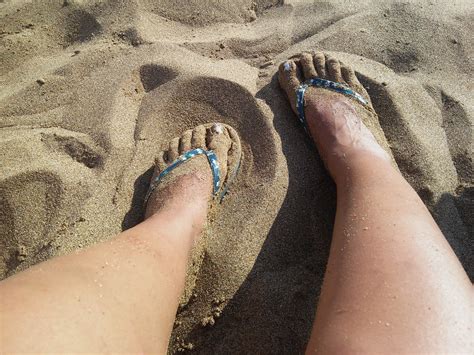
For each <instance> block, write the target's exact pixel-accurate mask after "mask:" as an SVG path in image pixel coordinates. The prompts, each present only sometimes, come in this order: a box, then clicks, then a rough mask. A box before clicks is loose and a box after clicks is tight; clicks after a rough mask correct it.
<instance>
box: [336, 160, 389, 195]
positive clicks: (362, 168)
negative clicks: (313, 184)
mask: <svg viewBox="0 0 474 355" xmlns="http://www.w3.org/2000/svg"><path fill="white" fill-rule="evenodd" d="M389 171H390V172H391V171H394V172H395V171H396V170H395V169H394V167H393V166H392V164H391V161H390V159H388V158H387V157H385V156H380V155H377V154H367V152H363V151H362V152H352V153H350V154H346V155H345V156H344V158H343V159H340V160H339V164H338V165H337V167H332V168H331V169H330V172H331V175H332V177H333V179H334V181H335V183H336V185H337V187H338V188H343V187H347V186H349V185H352V184H353V183H354V182H355V181H358V180H363V181H373V180H374V179H375V180H377V179H379V176H384V175H385V176H386V174H387V172H389Z"/></svg>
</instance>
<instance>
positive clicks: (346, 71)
mask: <svg viewBox="0 0 474 355" xmlns="http://www.w3.org/2000/svg"><path fill="white" fill-rule="evenodd" d="M341 73H342V77H343V79H344V81H345V82H346V83H347V84H348V85H349V86H350V87H351V88H352V89H353V90H354V91H355V92H357V93H359V94H361V95H362V96H364V97H365V99H366V100H368V101H369V102H370V97H369V94H368V93H367V91H366V90H365V88H364V87H363V86H362V84H361V83H360V81H359V79H357V76H356V75H355V72H354V69H352V68H351V67H350V66H348V65H345V64H343V63H341Z"/></svg>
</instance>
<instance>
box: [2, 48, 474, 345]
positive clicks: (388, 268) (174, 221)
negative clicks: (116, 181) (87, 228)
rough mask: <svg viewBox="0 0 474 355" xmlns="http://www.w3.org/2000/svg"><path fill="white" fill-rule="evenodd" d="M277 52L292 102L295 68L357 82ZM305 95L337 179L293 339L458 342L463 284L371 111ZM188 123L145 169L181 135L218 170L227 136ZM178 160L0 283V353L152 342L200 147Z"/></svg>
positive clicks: (191, 240)
mask: <svg viewBox="0 0 474 355" xmlns="http://www.w3.org/2000/svg"><path fill="white" fill-rule="evenodd" d="M308 56H309V57H308ZM323 59H324V62H323ZM289 63H290V64H291V70H290V71H285V70H284V69H283V67H282V68H280V71H279V78H280V83H281V86H282V88H283V89H284V90H285V91H286V92H287V94H288V96H289V99H290V103H292V105H293V102H294V89H295V87H296V86H297V85H299V83H300V79H302V78H303V77H304V76H306V77H309V76H316V75H319V76H321V77H323V78H329V79H330V80H336V81H342V80H344V82H345V83H346V84H348V85H350V86H352V87H353V88H355V89H356V91H358V92H359V93H363V94H364V95H367V93H366V92H365V90H363V88H362V86H361V85H360V84H359V82H358V81H357V78H356V77H355V75H354V74H353V71H351V70H350V68H348V67H345V66H341V65H340V63H339V62H338V61H336V60H335V59H332V58H327V57H326V56H324V54H322V53H318V54H316V55H315V56H314V57H313V56H311V55H309V54H303V55H302V56H301V57H300V58H298V59H297V60H296V61H290V62H289ZM306 102H307V106H306V117H307V120H308V125H309V129H310V132H311V135H312V137H314V138H315V143H316V145H317V147H318V150H319V153H320V155H321V157H322V158H323V160H324V161H325V163H326V166H327V168H328V170H329V172H330V173H331V175H332V176H333V178H334V180H335V182H336V185H337V215H336V221H335V227H334V236H333V242H332V246H331V253H330V258H329V263H328V267H327V273H326V278H325V281H324V285H323V290H322V294H321V298H320V303H319V306H318V311H317V314H316V319H315V323H314V327H313V331H312V334H311V339H310V341H309V344H308V348H307V352H308V353H314V352H321V353H337V354H339V353H354V352H364V353H380V352H384V353H387V352H390V353H395V352H423V353H428V352H461V351H465V350H466V349H469V348H468V346H469V344H468V339H469V338H468V336H469V331H470V330H469V327H470V318H469V315H470V313H469V312H470V310H471V309H472V297H471V296H472V295H471V284H470V282H469V280H468V278H467V276H466V274H465V272H464V270H463V269H462V267H461V265H460V263H459V261H458V260H457V258H456V257H455V255H454V253H453V251H452V250H451V248H450V247H449V245H448V243H447V242H446V240H445V238H444V236H443V235H442V234H441V232H440V230H439V228H438V227H437V226H436V223H435V222H434V220H433V219H432V217H431V215H430V214H429V212H428V211H427V209H426V207H425V206H424V205H423V203H422V202H421V200H420V199H419V198H418V196H417V195H416V193H415V192H414V191H413V189H412V188H411V187H410V186H409V185H408V183H407V182H406V181H405V180H404V179H403V177H402V176H401V175H400V174H399V173H398V171H397V170H396V169H394V168H393V166H392V164H391V159H390V156H389V154H387V153H386V152H385V151H384V150H383V149H382V148H381V146H380V145H379V144H378V143H377V141H376V139H375V138H374V136H373V135H372V133H371V132H370V130H369V129H368V128H367V127H366V125H365V124H364V121H366V122H369V121H370V119H373V116H370V117H369V116H368V115H369V114H368V113H367V112H366V111H365V110H363V109H362V110H360V107H359V106H358V104H356V103H354V102H353V101H352V100H351V99H348V98H346V97H343V96H341V95H334V94H331V93H328V92H326V91H324V90H321V89H314V88H311V89H309V90H308V92H307V96H306ZM364 115H367V116H364ZM198 130H201V131H200V132H196V130H195V131H193V132H191V134H190V133H189V131H188V132H185V133H184V134H183V136H182V137H181V139H177V140H173V141H172V142H171V143H170V147H169V149H168V151H167V152H166V154H164V155H160V156H159V157H158V161H157V173H158V172H159V171H161V169H163V167H164V166H166V164H168V163H169V162H170V161H172V160H173V158H174V157H175V156H177V155H179V154H180V153H181V152H182V151H184V150H186V148H188V147H192V148H195V147H205V148H209V147H211V146H212V149H214V150H215V151H216V153H217V155H218V159H219V161H220V162H221V167H222V168H224V169H225V167H226V165H227V164H226V159H227V155H228V154H230V153H229V152H231V143H230V137H229V135H228V134H224V135H218V136H217V137H216V136H215V134H213V133H212V132H210V131H209V130H208V131H207V132H206V134H205V135H204V134H202V128H198ZM205 136H206V137H207V139H206V137H205ZM382 145H383V142H382ZM186 165H187V166H186V168H185V169H183V170H180V169H181V168H180V169H177V170H175V172H173V173H172V174H170V175H169V176H168V177H167V179H168V180H167V181H166V183H164V184H163V185H160V186H159V187H158V188H157V189H156V190H155V192H154V193H153V194H152V195H151V197H150V201H149V203H148V207H147V212H146V217H147V218H146V220H145V221H144V222H142V223H141V224H139V225H137V226H136V227H134V228H131V229H129V230H127V231H125V232H123V233H121V234H119V235H118V236H116V237H114V238H112V239H111V240H110V241H108V242H105V243H102V244H98V245H96V246H93V247H91V248H89V249H86V250H84V251H80V252H77V253H73V254H70V255H66V256H63V257H59V258H55V259H52V260H49V261H47V262H44V263H41V264H38V265H36V266H34V267H32V268H30V269H28V270H26V271H24V272H21V273H18V274H16V275H14V276H12V277H10V278H8V279H6V280H4V281H2V282H1V283H0V314H1V315H2V333H1V337H2V338H1V344H2V345H1V346H2V349H1V350H2V352H5V353H9V352H32V351H34V352H48V353H50V352H147V353H165V352H166V348H167V345H168V339H169V335H170V333H171V329H172V324H173V320H174V316H175V314H176V309H177V306H178V299H179V296H180V294H181V292H182V291H183V287H184V280H185V273H186V265H187V261H188V259H189V257H190V254H191V249H192V246H193V245H194V244H195V243H196V241H197V240H198V238H199V235H200V232H201V229H202V226H203V224H204V222H205V220H206V216H207V211H208V204H209V199H210V194H211V180H212V176H211V172H210V169H209V166H208V163H207V161H206V159H205V158H203V157H196V158H194V159H193V160H192V161H189V162H188V163H186ZM178 170H179V171H180V172H178ZM223 175H225V174H223ZM315 207H317V206H315ZM184 221H186V222H184ZM5 324H7V325H8V326H4V325H5Z"/></svg>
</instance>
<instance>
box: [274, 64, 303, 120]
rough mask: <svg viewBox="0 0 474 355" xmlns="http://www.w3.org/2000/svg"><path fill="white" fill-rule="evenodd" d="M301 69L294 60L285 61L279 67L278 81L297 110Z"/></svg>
mask: <svg viewBox="0 0 474 355" xmlns="http://www.w3.org/2000/svg"><path fill="white" fill-rule="evenodd" d="M301 77H302V76H301V71H300V69H299V67H298V65H297V63H296V62H295V61H294V60H291V59H290V60H287V61H286V62H283V63H282V64H281V65H280V67H279V69H278V81H279V83H280V86H281V88H282V89H283V90H285V92H286V95H287V96H288V100H289V101H290V104H291V107H292V108H293V111H294V112H296V90H297V89H298V87H299V86H300V85H301V79H300V78H301Z"/></svg>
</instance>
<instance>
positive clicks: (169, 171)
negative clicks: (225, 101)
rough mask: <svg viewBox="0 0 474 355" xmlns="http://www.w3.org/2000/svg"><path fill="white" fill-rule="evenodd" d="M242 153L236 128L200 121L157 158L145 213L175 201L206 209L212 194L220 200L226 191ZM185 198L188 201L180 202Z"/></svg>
mask: <svg viewBox="0 0 474 355" xmlns="http://www.w3.org/2000/svg"><path fill="white" fill-rule="evenodd" d="M241 155H242V150H241V146H240V139H239V136H238V134H237V132H236V131H235V130H234V129H233V128H232V127H230V126H228V125H226V124H223V123H209V124H204V125H200V126H197V127H195V128H194V129H192V130H188V131H186V132H184V133H183V134H182V135H181V137H177V138H174V139H173V140H171V141H170V142H169V145H168V146H167V147H166V148H165V149H163V150H162V151H161V152H160V153H159V154H158V157H157V159H156V162H155V172H154V174H153V177H152V179H151V184H150V188H149V190H148V193H147V195H146V198H145V203H146V217H149V216H151V215H152V214H154V213H156V212H157V211H159V210H162V209H164V208H167V207H171V206H173V205H175V203H178V204H179V205H180V206H183V205H187V206H190V208H195V209H198V210H203V211H204V212H207V204H208V202H209V200H210V197H211V196H213V199H212V202H213V203H217V202H220V201H221V200H222V199H223V197H224V196H225V194H226V193H227V190H228V188H229V184H231V182H232V180H233V179H234V178H235V176H236V175H237V172H238V170H239V168H240V161H241ZM183 200H184V201H186V202H187V203H186V204H182V203H180V202H183ZM190 202H191V203H190ZM201 207H206V208H201ZM181 208H182V207H181ZM198 215H200V216H201V219H203V214H202V213H198ZM204 217H205V214H204Z"/></svg>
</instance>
